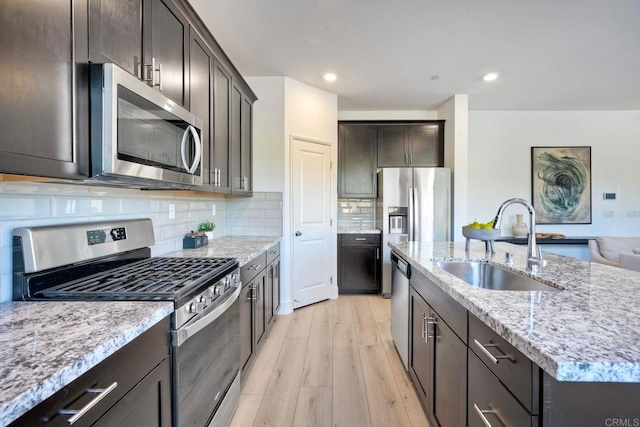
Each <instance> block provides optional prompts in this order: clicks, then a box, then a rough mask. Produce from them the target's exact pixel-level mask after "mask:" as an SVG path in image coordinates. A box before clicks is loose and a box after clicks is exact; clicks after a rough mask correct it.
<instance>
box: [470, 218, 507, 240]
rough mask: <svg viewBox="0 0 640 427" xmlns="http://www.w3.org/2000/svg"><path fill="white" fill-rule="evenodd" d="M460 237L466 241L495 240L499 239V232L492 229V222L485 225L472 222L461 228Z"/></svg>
mask: <svg viewBox="0 0 640 427" xmlns="http://www.w3.org/2000/svg"><path fill="white" fill-rule="evenodd" d="M462 235H463V236H464V237H466V238H467V239H476V240H495V239H497V238H498V237H500V230H494V229H493V220H491V221H488V222H485V223H480V222H478V221H473V222H472V223H470V224H468V225H465V226H463V227H462Z"/></svg>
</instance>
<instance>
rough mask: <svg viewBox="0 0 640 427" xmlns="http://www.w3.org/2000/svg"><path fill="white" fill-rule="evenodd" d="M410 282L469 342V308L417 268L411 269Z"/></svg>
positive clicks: (448, 323) (461, 336) (465, 340)
mask: <svg viewBox="0 0 640 427" xmlns="http://www.w3.org/2000/svg"><path fill="white" fill-rule="evenodd" d="M410 283H411V285H412V286H413V287H414V288H415V290H416V291H418V293H419V294H420V296H422V298H423V299H424V300H425V301H426V302H427V303H428V304H429V305H430V306H431V308H433V310H434V311H435V312H436V313H438V315H439V316H440V317H441V318H442V320H444V321H445V323H446V324H447V325H449V327H450V328H451V329H452V330H453V332H455V333H456V335H458V337H459V338H460V339H461V340H462V342H463V343H465V344H467V309H466V308H464V307H463V306H461V305H460V304H459V303H458V302H456V300H454V299H453V298H451V297H450V296H449V295H447V294H446V292H445V291H443V290H442V289H440V288H439V287H438V286H437V285H436V284H435V283H433V282H432V281H431V280H429V279H427V277H426V276H425V275H424V274H422V273H420V272H419V271H418V270H417V269H413V270H411V280H410Z"/></svg>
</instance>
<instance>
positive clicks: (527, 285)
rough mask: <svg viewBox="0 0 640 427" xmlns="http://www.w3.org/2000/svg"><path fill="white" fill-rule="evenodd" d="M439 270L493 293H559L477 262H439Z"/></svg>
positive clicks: (530, 279)
mask: <svg viewBox="0 0 640 427" xmlns="http://www.w3.org/2000/svg"><path fill="white" fill-rule="evenodd" d="M435 264H436V265H437V266H438V267H440V268H441V269H443V270H445V271H447V272H449V273H451V274H453V275H454V276H456V277H457V278H459V279H462V280H464V281H465V282H467V283H468V284H470V285H471V286H475V287H477V288H482V289H491V290H494V291H559V290H560V289H558V288H555V287H553V286H549V285H546V284H544V283H542V282H539V281H537V280H534V279H532V278H530V277H527V276H523V275H521V274H518V273H514V272H513V271H510V270H507V269H504V268H502V267H499V266H497V265H493V264H488V263H486V262H477V261H439V262H436V263H435Z"/></svg>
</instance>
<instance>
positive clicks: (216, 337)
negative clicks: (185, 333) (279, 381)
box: [173, 293, 240, 426]
mask: <svg viewBox="0 0 640 427" xmlns="http://www.w3.org/2000/svg"><path fill="white" fill-rule="evenodd" d="M234 295H235V297H236V300H235V301H234V302H233V304H232V305H231V306H230V307H229V308H227V309H226V310H225V311H224V312H223V314H222V315H220V316H219V317H217V318H216V319H215V320H214V321H212V322H211V323H209V324H208V325H207V326H206V327H204V328H201V329H200V330H199V331H198V332H197V333H196V334H194V335H192V336H190V337H188V338H187V340H186V341H183V342H181V343H180V345H175V343H174V351H173V355H174V363H175V364H174V366H175V376H176V377H177V378H175V383H177V385H178V387H177V390H176V396H175V398H176V399H177V405H176V406H174V408H177V409H178V414H177V420H178V422H177V423H176V425H179V426H206V425H208V424H209V422H210V421H211V419H212V417H213V416H214V414H215V413H216V412H217V410H218V407H221V405H223V400H225V401H227V399H230V400H229V401H227V403H225V404H224V405H225V406H228V405H230V404H231V406H235V405H237V402H238V400H239V398H240V396H239V394H237V395H234V393H236V392H238V391H239V390H237V387H236V388H235V389H233V388H232V387H231V386H232V384H233V382H234V381H235V380H236V377H237V376H238V373H239V370H240V358H239V356H238V355H239V354H240V342H239V334H240V304H239V303H240V302H239V300H238V299H237V293H234ZM203 314H204V313H203ZM177 332H178V334H179V333H180V330H178V331H177ZM230 402H231V403H230ZM234 402H235V403H234ZM174 417H175V414H174Z"/></svg>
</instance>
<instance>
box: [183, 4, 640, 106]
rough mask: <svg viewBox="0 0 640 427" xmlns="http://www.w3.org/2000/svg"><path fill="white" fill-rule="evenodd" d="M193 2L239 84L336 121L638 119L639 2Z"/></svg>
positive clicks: (639, 68) (639, 73) (639, 78)
mask: <svg viewBox="0 0 640 427" xmlns="http://www.w3.org/2000/svg"><path fill="white" fill-rule="evenodd" d="M190 1H191V3H192V5H193V6H194V8H195V9H196V11H197V12H198V13H199V14H200V16H201V17H202V19H203V20H204V21H205V23H206V24H207V26H208V27H209V29H210V30H211V32H212V34H213V36H214V37H215V38H216V39H217V40H218V42H219V43H220V44H221V46H222V47H223V49H224V50H225V52H226V53H227V55H228V56H229V57H230V59H231V61H232V62H233V63H234V64H235V65H236V67H237V68H238V70H239V71H240V73H241V74H242V75H244V76H287V77H291V78H293V79H295V80H298V81H301V82H304V83H307V84H309V85H312V86H316V87H319V88H322V89H325V90H327V91H330V92H333V93H335V94H337V95H338V103H339V109H340V110H341V111H347V110H435V109H437V108H438V107H439V106H440V105H442V103H443V102H444V101H445V100H446V99H448V98H449V97H450V96H451V95H453V94H468V95H469V108H470V109H471V110H640V1H639V0H190ZM327 71H333V72H335V73H336V74H337V75H338V80H337V81H336V82H334V83H327V82H325V81H324V80H322V75H323V73H325V72H327ZM489 71H496V72H498V73H499V74H500V78H499V79H498V80H497V81H495V82H493V83H485V82H483V81H482V80H481V77H482V75H483V74H485V73H487V72H489ZM434 75H438V76H439V78H438V79H437V80H432V79H431V76H434Z"/></svg>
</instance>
